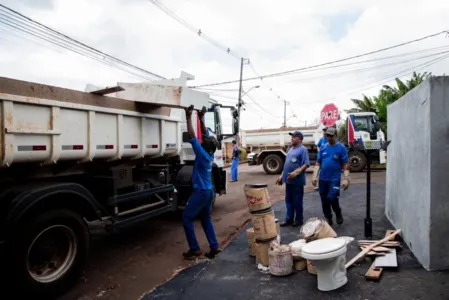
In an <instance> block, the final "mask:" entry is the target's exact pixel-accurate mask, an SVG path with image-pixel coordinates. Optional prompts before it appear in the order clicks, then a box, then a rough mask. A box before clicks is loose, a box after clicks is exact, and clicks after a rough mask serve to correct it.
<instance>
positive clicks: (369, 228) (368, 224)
mask: <svg viewBox="0 0 449 300" xmlns="http://www.w3.org/2000/svg"><path fill="white" fill-rule="evenodd" d="M365 154H366V159H367V165H366V217H365V237H367V238H368V237H372V236H373V223H372V220H371V153H370V152H369V150H365Z"/></svg>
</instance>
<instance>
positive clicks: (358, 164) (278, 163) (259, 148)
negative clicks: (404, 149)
mask: <svg viewBox="0 0 449 300" xmlns="http://www.w3.org/2000/svg"><path fill="white" fill-rule="evenodd" d="M349 116H353V117H354V118H353V119H354V127H355V133H354V135H355V138H356V139H359V138H361V139H362V140H363V142H364V143H365V144H369V143H373V142H385V134H384V133H383V132H382V130H380V128H379V119H378V117H377V116H376V114H375V113H371V112H363V113H352V114H349V115H348V119H347V121H348V120H349ZM322 127H323V126H320V127H312V128H290V129H288V130H285V129H284V130H283V129H262V130H250V131H244V132H242V133H241V142H242V146H243V147H246V148H247V149H248V148H249V150H250V154H249V155H248V156H247V160H248V164H249V165H251V166H254V165H261V164H262V165H263V168H264V170H265V172H266V173H267V174H280V173H281V172H282V169H283V166H284V162H285V158H286V156H287V151H288V149H289V147H290V146H291V137H290V135H289V132H292V131H293V130H299V131H301V132H302V133H303V134H304V140H303V144H304V146H305V147H306V148H307V150H308V151H309V159H310V163H311V164H314V163H315V161H316V159H317V146H316V143H317V142H318V140H319V139H320V138H321V137H322V136H323V132H322ZM346 146H347V148H348V155H349V166H350V170H351V172H361V171H363V170H364V169H365V167H366V165H367V156H366V155H370V158H371V161H372V162H373V163H375V164H385V162H386V153H385V151H384V150H382V149H379V150H370V151H367V152H365V151H360V150H358V149H353V148H352V147H350V146H349V145H346ZM367 153H368V154H367Z"/></svg>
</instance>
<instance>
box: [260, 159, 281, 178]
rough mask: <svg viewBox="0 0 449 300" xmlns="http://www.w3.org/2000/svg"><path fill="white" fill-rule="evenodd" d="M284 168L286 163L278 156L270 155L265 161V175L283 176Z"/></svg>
mask: <svg viewBox="0 0 449 300" xmlns="http://www.w3.org/2000/svg"><path fill="white" fill-rule="evenodd" d="M283 167H284V163H283V161H282V159H281V158H280V157H279V156H277V155H274V154H272V155H268V156H267V157H265V159H264V160H263V169H264V170H265V173H267V174H269V175H274V174H281V173H282V168H283Z"/></svg>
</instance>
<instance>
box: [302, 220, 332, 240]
mask: <svg viewBox="0 0 449 300" xmlns="http://www.w3.org/2000/svg"><path fill="white" fill-rule="evenodd" d="M300 235H301V237H302V238H304V239H305V240H306V241H307V242H311V241H315V240H319V239H324V238H330V237H332V238H335V237H337V233H336V232H335V231H334V230H333V229H332V227H331V226H330V225H329V223H327V222H326V221H325V220H322V219H318V218H310V219H309V220H307V222H306V223H305V224H304V225H303V226H302V227H301V234H300Z"/></svg>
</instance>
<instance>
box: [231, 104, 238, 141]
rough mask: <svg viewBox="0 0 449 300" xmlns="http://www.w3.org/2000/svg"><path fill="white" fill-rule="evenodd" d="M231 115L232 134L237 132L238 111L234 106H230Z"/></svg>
mask: <svg viewBox="0 0 449 300" xmlns="http://www.w3.org/2000/svg"><path fill="white" fill-rule="evenodd" d="M231 115H232V134H234V135H237V134H238V133H239V112H238V111H237V110H236V109H235V108H231Z"/></svg>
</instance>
